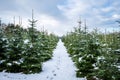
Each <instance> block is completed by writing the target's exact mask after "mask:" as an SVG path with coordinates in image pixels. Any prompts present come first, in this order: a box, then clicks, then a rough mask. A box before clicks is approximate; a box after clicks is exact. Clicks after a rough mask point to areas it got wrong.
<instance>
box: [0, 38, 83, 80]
mask: <svg viewBox="0 0 120 80" xmlns="http://www.w3.org/2000/svg"><path fill="white" fill-rule="evenodd" d="M75 70H76V67H75V66H74V63H73V62H72V60H71V58H70V57H69V54H68V53H67V51H66V48H65V47H64V45H63V43H62V42H61V40H60V41H59V42H58V45H57V47H56V49H55V50H54V53H53V58H52V59H51V60H49V61H47V62H45V63H43V71H42V72H40V73H37V74H27V75H26V74H22V73H6V72H0V80H85V79H84V78H77V77H76V73H75Z"/></svg>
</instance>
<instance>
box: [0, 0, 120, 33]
mask: <svg viewBox="0 0 120 80" xmlns="http://www.w3.org/2000/svg"><path fill="white" fill-rule="evenodd" d="M32 9H34V18H35V19H37V20H38V22H37V23H36V26H37V27H36V28H37V29H38V30H41V28H43V26H44V28H45V29H47V30H48V32H53V33H55V34H57V35H63V34H65V33H66V32H67V31H71V30H72V29H73V27H76V26H77V25H78V23H77V22H78V21H79V19H80V18H81V20H82V21H83V24H82V25H84V20H85V19H86V21H87V26H88V28H89V29H90V28H91V29H92V28H95V27H97V28H98V29H100V30H104V29H105V28H106V29H107V30H113V29H115V30H116V29H118V24H117V23H116V22H115V20H119V19H120V0H0V17H1V19H2V22H4V23H12V22H13V16H15V19H16V23H18V20H19V16H21V17H22V20H23V24H22V25H23V27H28V26H29V25H28V19H31V12H32Z"/></svg>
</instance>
